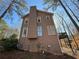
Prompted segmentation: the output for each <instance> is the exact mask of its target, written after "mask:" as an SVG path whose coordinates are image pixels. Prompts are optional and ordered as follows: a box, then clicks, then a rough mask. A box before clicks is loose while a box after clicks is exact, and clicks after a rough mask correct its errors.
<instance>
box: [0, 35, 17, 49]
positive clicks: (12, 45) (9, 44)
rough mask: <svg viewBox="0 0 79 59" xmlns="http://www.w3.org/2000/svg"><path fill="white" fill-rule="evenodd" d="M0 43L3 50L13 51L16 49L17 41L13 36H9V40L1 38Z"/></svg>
mask: <svg viewBox="0 0 79 59" xmlns="http://www.w3.org/2000/svg"><path fill="white" fill-rule="evenodd" d="M1 41H2V43H1V45H2V46H3V48H4V50H13V49H16V48H17V43H18V39H16V37H15V34H13V35H12V36H10V38H3V39H2V40H1Z"/></svg>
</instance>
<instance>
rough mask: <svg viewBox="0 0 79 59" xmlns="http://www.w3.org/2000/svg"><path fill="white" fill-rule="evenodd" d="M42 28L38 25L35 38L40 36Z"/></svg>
mask: <svg viewBox="0 0 79 59" xmlns="http://www.w3.org/2000/svg"><path fill="white" fill-rule="evenodd" d="M42 32H43V31H42V26H41V25H38V26H37V36H42Z"/></svg>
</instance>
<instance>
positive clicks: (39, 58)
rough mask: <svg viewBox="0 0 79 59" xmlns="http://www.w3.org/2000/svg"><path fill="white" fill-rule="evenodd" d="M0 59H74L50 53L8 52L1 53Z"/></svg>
mask: <svg viewBox="0 0 79 59" xmlns="http://www.w3.org/2000/svg"><path fill="white" fill-rule="evenodd" d="M0 59H75V58H73V57H71V56H69V55H66V54H63V55H61V56H58V55H53V54H50V53H45V54H41V53H30V52H26V51H20V50H15V51H8V52H1V53H0Z"/></svg>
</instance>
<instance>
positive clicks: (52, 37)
mask: <svg viewBox="0 0 79 59" xmlns="http://www.w3.org/2000/svg"><path fill="white" fill-rule="evenodd" d="M52 16H53V13H50V12H45V11H40V10H37V9H36V7H35V6H32V7H31V8H30V12H29V13H28V14H27V15H25V16H24V17H23V23H22V27H21V33H20V39H19V45H18V47H19V48H20V49H22V50H26V51H27V50H28V51H30V52H39V51H42V50H43V51H47V52H50V53H53V54H61V49H60V44H59V38H58V35H57V32H56V28H55V25H54V21H53V19H52Z"/></svg>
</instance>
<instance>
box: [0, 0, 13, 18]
mask: <svg viewBox="0 0 79 59" xmlns="http://www.w3.org/2000/svg"><path fill="white" fill-rule="evenodd" d="M13 2H14V0H12V2H11V3H10V5H9V6H8V7H7V9H6V10H5V11H4V12H3V14H2V15H1V16H0V19H1V18H3V17H4V16H5V14H6V13H7V11H8V10H9V9H10V7H11V6H12V4H13Z"/></svg>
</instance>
